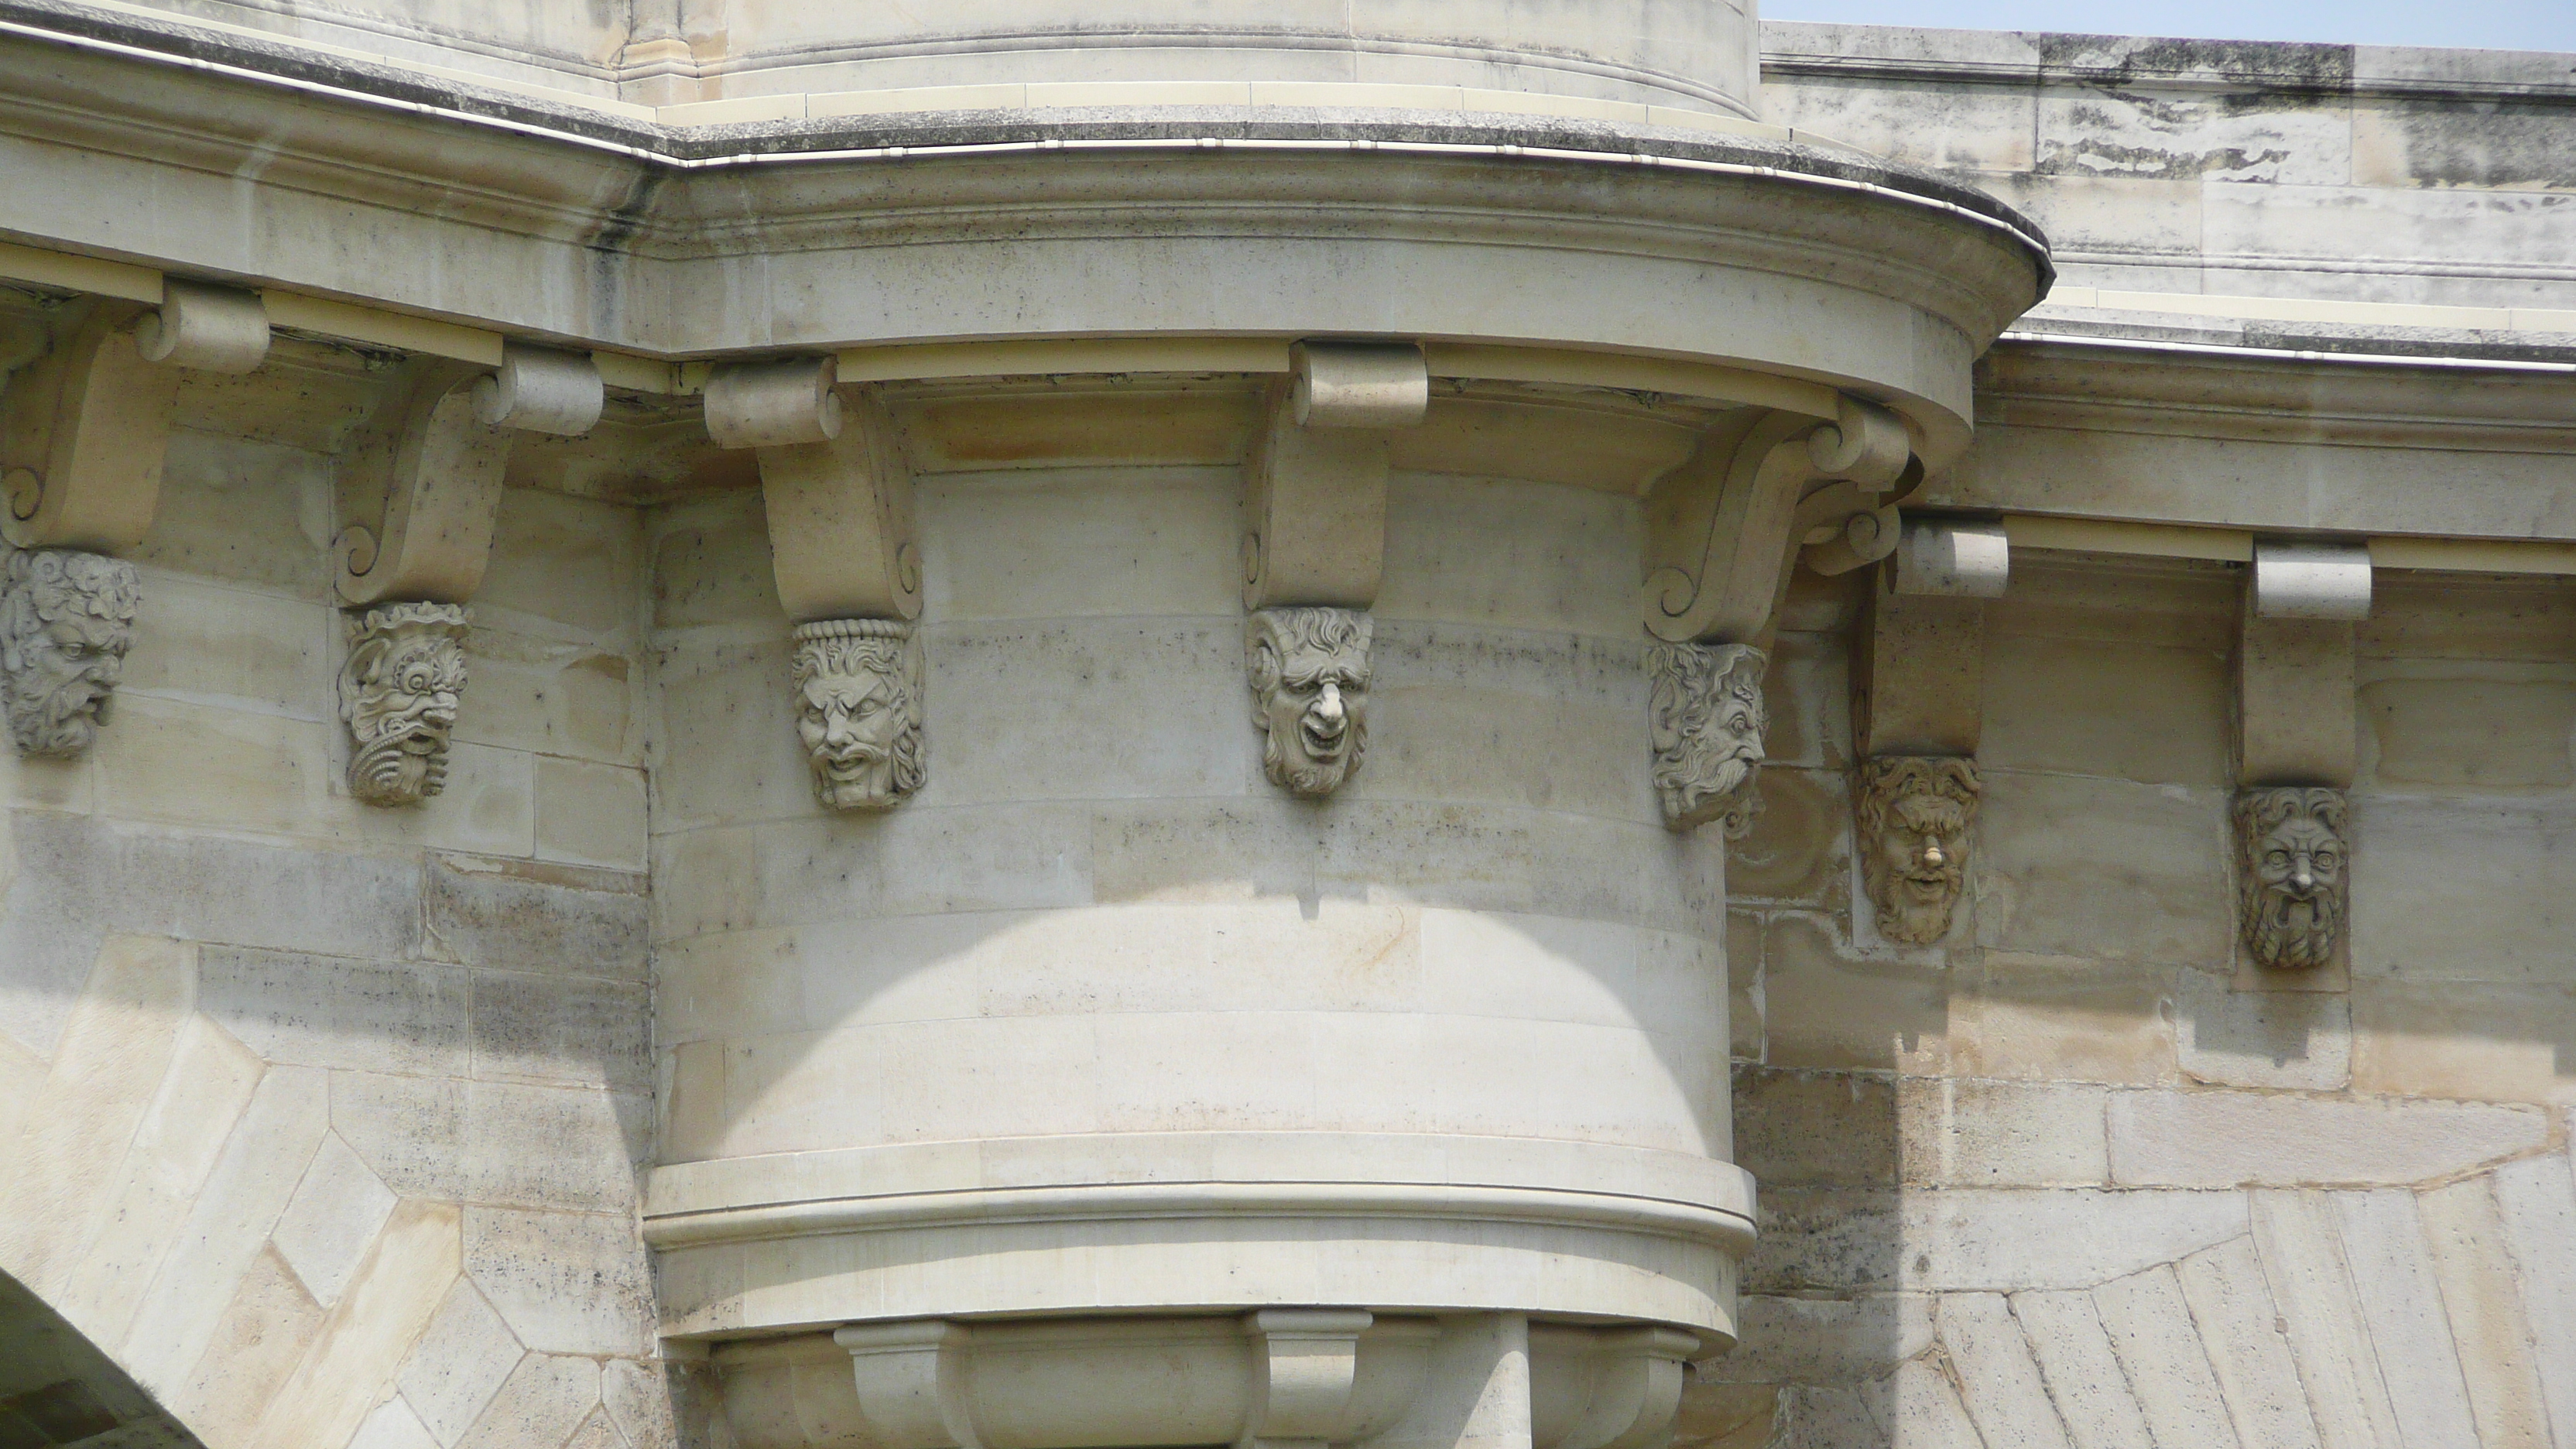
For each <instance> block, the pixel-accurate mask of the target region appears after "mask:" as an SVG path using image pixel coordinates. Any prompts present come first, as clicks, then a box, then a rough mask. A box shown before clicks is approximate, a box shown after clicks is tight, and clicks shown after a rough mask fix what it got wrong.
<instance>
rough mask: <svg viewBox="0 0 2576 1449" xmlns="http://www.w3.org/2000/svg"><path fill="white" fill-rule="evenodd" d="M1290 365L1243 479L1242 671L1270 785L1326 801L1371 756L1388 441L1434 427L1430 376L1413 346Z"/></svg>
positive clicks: (1293, 360)
mask: <svg viewBox="0 0 2576 1449" xmlns="http://www.w3.org/2000/svg"><path fill="white" fill-rule="evenodd" d="M1289 364H1290V373H1289V380H1288V382H1287V383H1286V384H1285V385H1284V386H1282V387H1280V388H1279V389H1277V390H1276V391H1275V392H1274V394H1273V395H1272V397H1271V399H1270V403H1269V411H1268V416H1267V418H1266V420H1265V423H1264V426H1263V429H1262V432H1261V435H1260V438H1259V439H1258V441H1257V443H1256V445H1255V447H1254V451H1253V456H1252V458H1251V460H1250V463H1249V465H1248V466H1247V468H1246V470H1245V487H1244V526H1243V604H1244V607H1245V608H1246V609H1248V610H1250V611H1251V618H1250V620H1249V621H1248V622H1247V624H1246V633H1245V667H1246V671H1247V676H1248V678H1249V680H1250V683H1251V685H1252V694H1253V720H1254V722H1255V723H1256V724H1258V725H1259V726H1260V727H1261V729H1262V732H1263V747H1262V766H1263V773H1264V774H1265V775H1267V776H1268V778H1269V780H1270V782H1271V783H1272V784H1274V785H1277V786H1279V787H1280V788H1282V789H1284V790H1287V791H1288V792H1290V793H1291V794H1295V795H1299V796H1303V797H1306V798H1309V799H1320V798H1322V797H1323V796H1326V795H1329V794H1331V793H1332V792H1333V791H1334V790H1335V789H1337V788H1339V787H1340V785H1341V783H1342V781H1343V780H1345V779H1347V778H1349V776H1350V774H1351V772H1352V771H1353V770H1356V769H1357V768H1359V764H1360V759H1361V756H1362V754H1363V752H1364V750H1365V748H1366V742H1367V719H1366V710H1367V689H1368V678H1369V640H1370V636H1371V630H1372V624H1371V620H1370V618H1369V616H1368V610H1369V609H1370V608H1371V607H1373V606H1374V605H1375V604H1376V603H1377V591H1378V583H1379V580H1380V578H1381V577H1382V576H1383V574H1384V572H1385V564H1386V468H1387V463H1386V460H1387V448H1388V443H1389V435H1390V434H1391V433H1392V432H1394V431H1395V430H1398V429H1402V428H1411V427H1418V426H1420V425H1421V423H1422V421H1423V419H1424V418H1425V417H1426V416H1428V415H1429V412H1430V407H1431V374H1430V370H1429V368H1428V366H1427V365H1426V364H1425V362H1424V360H1423V355H1422V349H1421V348H1419V347H1417V346H1414V345H1412V344H1410V343H1360V342H1301V343H1299V344H1297V345H1296V346H1295V347H1294V348H1292V349H1290V353H1289Z"/></svg>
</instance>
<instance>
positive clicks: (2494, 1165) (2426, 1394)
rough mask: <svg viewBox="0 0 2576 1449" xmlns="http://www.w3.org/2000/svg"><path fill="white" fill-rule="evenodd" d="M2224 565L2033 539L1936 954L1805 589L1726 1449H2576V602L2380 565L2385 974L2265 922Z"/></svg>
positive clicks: (1785, 728) (2366, 877)
mask: <svg viewBox="0 0 2576 1449" xmlns="http://www.w3.org/2000/svg"><path fill="white" fill-rule="evenodd" d="M2239 587H2240V578H2239V572H2238V570H2237V569H2235V568H2234V567H2231V566H2227V565H2220V564H2203V563H2190V562H2182V561H2140V560H2134V559H2133V560H2126V561H2123V560H2118V559H2112V558H2108V557H2100V556H2088V555H2075V554H2056V555H2048V554H2039V553H2035V552H2034V553H2029V554H2023V555H2017V556H2016V558H2015V561H2014V566H2013V581H2012V586H2011V590H2010V592H2009V593H2008V594H2007V595H2006V596H2005V598H2003V599H2002V600H1999V601H1997V602H1995V603H1992V604H1989V605H1987V606H1986V635H1985V694H1984V703H1985V733H1984V740H1983V745H1982V748H1981V750H1980V761H1981V766H1982V771H1983V777H1984V780H1985V798H1984V806H1983V813H1982V816H1981V819H1980V822H1979V825H1978V836H1977V842H1976V846H1975V854H1974V856H1973V858H1972V860H1971V863H1970V867H1969V881H1968V894H1967V900H1966V902H1965V904H1964V905H1963V906H1962V908H1961V911H1960V913H1959V918H1958V919H1957V920H1956V921H1955V922H1954V924H1953V928H1952V932H1951V935H1950V936H1949V938H1948V939H1947V941H1945V942H1944V943H1943V944H1942V945H1940V946H1938V947H1934V948H1928V949H1926V948H1912V947H1904V948H1899V947H1891V946H1888V945H1886V944H1883V943H1881V942H1879V941H1877V940H1875V939H1874V938H1873V937H1870V936H1867V935H1862V936H1861V937H1859V938H1858V939H1856V937H1855V928H1854V926H1853V924H1852V916H1851V899H1852V896H1853V894H1854V893H1855V892H1856V891H1857V890H1858V888H1859V887H1858V884H1857V882H1856V880H1855V878H1854V874H1853V869H1852V865H1851V857H1850V843H1849V842H1850V838H1851V835H1850V826H1849V824H1848V819H1849V807H1848V803H1847V797H1848V787H1847V786H1846V784H1845V779H1846V772H1847V770H1848V768H1849V766H1850V758H1849V751H1850V744H1849V725H1848V696H1847V693H1846V688H1847V680H1846V675H1845V667H1844V664H1843V659H1844V651H1845V649H1846V648H1847V640H1846V634H1847V630H1848V628H1849V625H1850V618H1851V613H1852V608H1853V602H1852V600H1851V599H1850V598H1849V597H1848V596H1847V594H1846V593H1845V592H1844V591H1841V590H1836V589H1830V588H1825V587H1820V586H1818V585H1817V583H1816V581H1814V580H1809V581H1807V582H1806V583H1805V584H1802V586H1801V588H1800V591H1799V593H1798V595H1797V597H1796V599H1795V600H1794V602H1793V613H1792V617H1791V627H1792V629H1793V631H1794V632H1793V633H1792V634H1790V635H1788V636H1784V641H1783V647H1782V656H1783V667H1779V668H1775V670H1774V671H1773V673H1772V676H1771V679H1772V684H1773V692H1772V703H1773V709H1774V718H1775V724H1774V728H1773V733H1772V750H1773V761H1774V763H1773V766H1772V767H1771V769H1770V770H1769V771H1768V772H1767V774H1766V777H1765V787H1764V788H1765V791H1766V793H1767V794H1768V796H1769V798H1770V801H1771V808H1770V809H1769V811H1767V812H1766V813H1765V815H1764V816H1763V817H1762V819H1761V822H1760V824H1759V826H1758V827H1757V829H1756V832H1755V833H1754V835H1753V836H1751V837H1750V838H1749V839H1747V840H1746V841H1744V842H1743V843H1742V844H1741V845H1740V847H1739V848H1738V849H1737V851H1736V852H1735V855H1734V859H1733V863H1732V866H1731V869H1730V884H1731V888H1732V890H1731V897H1730V904H1731V911H1730V919H1729V937H1728V958H1729V965H1730V973H1731V983H1732V984H1731V991H1730V995H1731V997H1732V1000H1733V1003H1734V1012H1733V1015H1734V1053H1735V1082H1736V1142H1737V1147H1738V1152H1739V1155H1740V1159H1741V1161H1742V1162H1743V1163H1744V1164H1745V1165H1746V1166H1747V1167H1748V1168H1749V1169H1750V1170H1751V1171H1752V1172H1754V1173H1755V1174H1756V1176H1757V1178H1758V1179H1759V1180H1760V1182H1761V1183H1762V1208H1763V1213H1762V1233H1763V1237H1762V1240H1761V1243H1760V1245H1759V1247H1758V1248H1757V1249H1756V1252H1755V1256H1754V1258H1753V1260H1752V1261H1751V1263H1750V1264H1749V1265H1748V1267H1747V1270H1746V1295H1747V1296H1746V1298H1745V1311H1744V1343H1743V1347H1742V1348H1741V1349H1739V1350H1738V1351H1737V1352H1736V1353H1734V1354H1732V1355H1730V1356H1728V1357H1725V1358H1721V1359H1717V1360H1713V1361H1709V1362H1704V1363H1703V1364H1702V1365H1701V1366H1700V1367H1701V1376H1700V1378H1699V1380H1698V1381H1697V1383H1696V1384H1695V1386H1694V1388H1693V1390H1692V1393H1691V1396H1690V1398H1689V1399H1688V1400H1687V1401H1686V1410H1685V1424H1684V1428H1683V1431H1682V1436H1681V1439H1680V1441H1679V1442H1682V1443H1686V1444H1698V1445H1725V1446H1730V1449H1734V1446H1755V1445H1769V1446H1787V1445H1801V1446H1804V1445H1833V1446H1836V1449H1848V1446H1856V1445H1869V1444H1889V1443H1893V1444H1898V1445H1906V1446H1912V1445H1918V1444H1963V1445H1973V1444H1983V1445H1987V1446H1995V1445H2001V1444H2038V1445H2052V1446H2054V1445H2072V1446H2085V1449H2089V1446H2095V1445H2122V1446H2128V1445H2183V1444H2189V1445H2206V1444H2230V1445H2233V1444H2243V1445H2248V1446H2253V1445H2264V1446H2270V1445H2389V1446H2395V1445H2407V1446H2414V1445H2427V1444H2459V1445H2468V1444H2481V1445H2494V1444H2528V1445H2546V1444H2553V1443H2554V1444H2557V1445H2561V1446H2565V1445H2568V1444H2571V1443H2576V1373H2571V1372H2570V1371H2569V1368H2570V1364H2571V1363H2576V1359H2571V1357H2570V1355H2571V1352H2572V1351H2576V1350H2571V1345H2576V1250H2571V1248H2570V1244H2571V1243H2576V1174H2571V1171H2570V1165H2569V1157H2568V1141H2569V1135H2570V1128H2571V1122H2570V1118H2569V1108H2570V1106H2571V1104H2576V970H2571V968H2570V966H2569V964H2568V958H2567V955H2566V953H2565V951H2564V950H2563V948H2561V947H2559V946H2557V945H2555V944H2553V943H2552V935H2553V931H2554V928H2553V927H2552V926H2551V925H2550V924H2549V923H2550V922H2551V921H2552V920H2553V919H2554V918H2555V909H2556V908H2555V904H2554V903H2555V901H2556V900H2557V899H2558V898H2559V896H2560V895H2561V894H2562V892H2561V890H2560V889H2559V886H2558V884H2557V877H2558V874H2559V872H2560V869H2561V868H2560V867H2559V866H2558V865H2557V864H2556V863H2555V862H2556V860H2557V857H2558V855H2559V854H2560V852H2559V851H2558V850H2557V848H2556V843H2557V841H2558V838H2559V835H2560V833H2561V831H2562V830H2563V826H2562V825H2561V824H2560V823H2559V822H2560V820H2561V818H2562V816H2563V815H2564V813H2565V811H2566V810H2567V809H2568V808H2569V804H2570V799H2571V797H2570V793H2569V789H2570V781H2571V776H2570V767H2569V760H2570V756H2569V748H2570V746H2569V737H2570V736H2569V730H2568V720H2569V717H2570V716H2569V711H2570V710H2571V709H2576V693H2571V692H2570V691H2571V684H2576V674H2571V665H2576V642H2571V641H2576V635H2571V634H2570V633H2569V631H2568V629H2567V622H2568V617H2569V616H2568V610H2569V609H2570V607H2571V603H2576V595H2571V593H2570V592H2569V589H2568V587H2567V585H2566V584H2565V583H2563V582H2561V581H2557V580H2533V579H2524V580H2504V579H2489V578H2476V577H2468V576H2459V575H2430V574H2406V573H2383V574H2382V575H2381V584H2380V589H2379V594H2378V600H2377V605H2376V609H2375V612H2374V614H2373V617H2372V619H2371V620H2370V621H2369V622H2368V623H2367V624H2365V625H2364V626H2362V631H2361V641H2362V642H2361V646H2360V652H2361V659H2360V665H2359V678H2360V682H2361V683H2360V689H2359V692H2358V699H2357V702H2356V705H2355V709H2356V714H2357V718H2358V726H2359V729H2360V731H2361V739H2362V742H2363V744H2362V751H2363V757H2364V763H2363V768H2362V773H2361V778H2360V780H2359V781H2358V782H2357V784H2356V786H2355V788H2354V790H2353V792H2352V801H2353V818H2354V825H2353V852H2354V854H2353V867H2352V900H2353V915H2352V934H2351V953H2350V954H2351V964H2350V969H2349V971H2348V972H2346V971H2342V970H2340V969H2338V968H2327V969H2326V970H2325V971H2323V972H2320V973H2316V974H2313V975H2286V974H2280V973H2274V974H2268V975H2267V974H2265V973H2261V972H2258V971H2256V970H2255V969H2254V968H2252V967H2250V966H2249V965H2247V964H2246V963H2244V962H2243V960H2242V959H2241V955H2240V948H2239V947H2238V946H2237V945H2236V943H2235V924H2234V920H2233V914H2232V912H2233V909H2234V907H2233V903H2232V902H2233V895H2232V890H2231V885H2230V878H2229V872H2230V869H2231V867H2230V864H2229V861H2230V845H2229V835H2228V827H2227V800H2228V794H2229V789H2230V785H2231V780H2232V776H2231V774H2230V763H2229V759H2228V748H2229V731H2230V729H2231V725H2230V723H2229V693H2230V690H2231V688H2232V683H2231V677H2230V666H2229V649H2230V647H2231V639H2232V635H2233V631H2234V629H2235V627H2236V619H2237V610H2238V608H2239V603H2238V589H2239Z"/></svg>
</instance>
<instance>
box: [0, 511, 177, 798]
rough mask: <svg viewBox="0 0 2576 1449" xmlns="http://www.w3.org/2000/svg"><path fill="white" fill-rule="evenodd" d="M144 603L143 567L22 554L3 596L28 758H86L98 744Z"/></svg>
mask: <svg viewBox="0 0 2576 1449" xmlns="http://www.w3.org/2000/svg"><path fill="white" fill-rule="evenodd" d="M142 602H143V589H142V585H141V584H140V583H139V582H138V581H137V580H136V578H135V576H134V565H132V564H130V563H127V562H125V561H124V560H123V559H113V558H109V557H107V556H106V555H104V554H95V553H82V552H79V551H77V550H74V549H61V548H38V549H18V550H12V551H11V552H10V554H9V562H8V575H7V582H6V585H5V588H4V589H0V673H5V674H6V675H7V676H8V691H9V694H8V699H9V733H10V734H11V735H13V736H15V737H16V739H17V741H18V750H19V752H20V753H21V754H28V755H56V756H63V755H77V754H79V753H81V752H82V751H84V750H86V749H88V748H89V746H90V742H91V741H92V740H94V739H96V738H97V737H98V727H99V726H100V725H102V724H105V723H106V722H107V711H108V704H109V702H110V700H111V698H112V694H113V691H114V690H115V688H116V682H117V680H118V678H119V677H121V676H122V675H123V674H124V672H125V651H126V650H127V649H128V648H130V647H132V645H133V643H134V611H135V609H136V608H137V607H139V606H140V605H141V604H142Z"/></svg>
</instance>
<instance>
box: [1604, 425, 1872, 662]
mask: <svg viewBox="0 0 2576 1449" xmlns="http://www.w3.org/2000/svg"><path fill="white" fill-rule="evenodd" d="M1839 414H1840V415H1839V417H1838V419H1837V420H1836V421H1835V422H1831V423H1819V422H1818V421H1817V420H1816V419H1814V418H1810V417H1803V416H1800V415H1798V414H1795V413H1786V412H1750V413H1747V414H1745V415H1743V416H1742V417H1741V418H1739V419H1738V420H1737V421H1735V422H1734V423H1732V424H1731V425H1729V426H1724V427H1721V428H1719V429H1717V430H1715V431H1713V432H1711V433H1710V435H1709V436H1708V437H1707V438H1705V439H1703V440H1702V442H1701V444H1700V447H1699V449H1698V450H1697V451H1696V452H1695V453H1694V454H1693V455H1692V456H1691V458H1690V459H1689V460H1688V461H1686V462H1684V463H1683V464H1682V465H1681V466H1680V467H1678V468H1675V469H1674V470H1673V471H1671V472H1670V473H1667V474H1665V475H1664V476H1663V477H1661V478H1659V479H1657V480H1656V481H1655V485H1654V487H1653V488H1652V489H1650V490H1649V491H1648V493H1647V497H1646V532H1647V538H1646V548H1647V559H1646V582H1645V587H1644V590H1643V604H1644V612H1645V620H1646V632H1648V633H1650V634H1652V635H1654V636H1655V637H1656V638H1658V639H1663V640H1668V641H1670V642H1673V643H1676V644H1688V643H1700V642H1706V641H1724V642H1728V643H1749V644H1756V645H1759V644H1762V643H1764V642H1765V641H1766V640H1767V638H1768V635H1769V633H1770V631H1771V629H1772V627H1773V619H1774V617H1775V615H1776V613H1777V611H1778V606H1779V601H1780V598H1781V596H1782V595H1783V594H1785V593H1786V592H1787V590H1788V582H1789V574H1790V569H1791V567H1792V565H1793V563H1794V562H1795V561H1796V555H1797V554H1798V553H1799V552H1801V551H1804V552H1805V553H1806V555H1807V559H1808V562H1809V564H1810V565H1811V566H1812V567H1814V568H1816V569H1817V570H1818V571H1819V572H1823V573H1845V572H1848V571H1850V570H1852V569H1855V568H1859V567H1862V566H1863V565H1866V564H1869V563H1874V562H1876V561H1877V560H1879V559H1882V558H1885V557H1886V556H1887V555H1888V554H1889V553H1891V552H1893V551H1894V550H1895V548H1896V545H1897V539H1898V527H1897V525H1898V520H1897V517H1896V509H1895V504H1896V502H1897V501H1898V499H1899V498H1901V497H1902V496H1903V495H1904V493H1905V492H1906V491H1907V490H1908V489H1909V488H1910V487H1911V485H1912V484H1913V482H1915V481H1917V480H1919V478H1920V476H1921V473H1920V470H1919V469H1918V468H1917V467H1916V466H1915V465H1914V462H1913V445H1912V443H1911V441H1910V439H1909V437H1908V435H1907V433H1906V431H1905V424H1904V421H1903V420H1902V419H1900V418H1898V417H1897V416H1896V414H1894V413H1892V412H1889V411H1888V410H1887V409H1885V408H1882V407H1880V406H1878V405H1877V404H1875V403H1870V402H1864V401H1862V400H1861V399H1858V398H1852V397H1846V398H1843V399H1842V400H1841V404H1840V409H1839Z"/></svg>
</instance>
